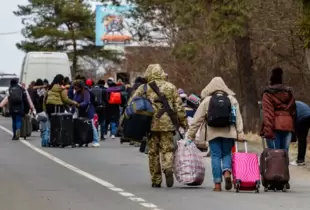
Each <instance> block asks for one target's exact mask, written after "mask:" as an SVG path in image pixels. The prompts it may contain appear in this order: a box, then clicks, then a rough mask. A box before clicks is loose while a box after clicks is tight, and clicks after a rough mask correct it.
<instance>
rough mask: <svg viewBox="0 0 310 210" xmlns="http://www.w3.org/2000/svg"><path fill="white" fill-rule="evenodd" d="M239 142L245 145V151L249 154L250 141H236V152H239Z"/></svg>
mask: <svg viewBox="0 0 310 210" xmlns="http://www.w3.org/2000/svg"><path fill="white" fill-rule="evenodd" d="M238 142H243V143H244V150H245V152H246V153H248V141H247V140H236V141H235V146H236V152H238Z"/></svg>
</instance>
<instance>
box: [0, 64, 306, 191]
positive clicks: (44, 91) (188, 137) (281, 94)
mask: <svg viewBox="0 0 310 210" xmlns="http://www.w3.org/2000/svg"><path fill="white" fill-rule="evenodd" d="M168 80H169V79H168V76H167V74H166V73H165V71H164V70H163V68H162V67H161V66H160V65H159V64H151V65H149V66H148V68H147V70H146V72H145V75H144V77H143V78H142V77H138V78H137V79H136V80H135V83H134V84H133V85H132V86H130V85H129V84H124V83H123V82H122V81H118V82H116V81H115V79H114V78H109V79H108V80H107V81H104V80H99V81H97V82H96V83H95V82H94V81H92V80H91V79H86V78H85V77H81V76H78V77H76V78H75V80H73V81H70V80H69V78H65V77H64V76H63V75H56V76H55V78H54V80H53V81H52V82H51V83H49V82H48V81H47V80H43V78H39V79H37V81H35V82H33V83H31V84H30V85H29V87H28V89H27V90H26V89H25V88H23V87H22V86H21V85H20V84H19V83H18V81H17V80H12V81H11V86H10V88H9V95H8V96H7V97H6V98H5V99H4V100H3V101H2V102H1V104H0V107H3V106H4V105H6V104H9V109H10V114H11V117H12V129H13V134H14V135H13V140H18V139H19V138H20V137H21V133H22V127H23V125H22V124H23V118H24V116H25V115H27V114H28V113H29V112H32V113H34V114H35V115H37V117H36V119H37V120H38V121H39V123H40V126H39V127H40V131H41V138H42V147H48V146H51V142H52V140H53V139H54V138H56V137H52V136H53V135H55V134H53V131H54V130H53V128H52V127H53V126H54V127H56V125H53V124H54V123H55V121H53V120H52V119H53V114H55V113H64V114H68V116H69V115H72V119H80V118H83V119H85V122H86V121H87V122H89V124H90V126H91V127H90V128H91V132H90V133H89V132H88V133H87V134H86V135H88V134H89V135H91V143H92V146H93V147H99V146H100V141H104V140H105V139H106V138H108V137H111V138H112V139H115V138H116V137H120V138H121V139H122V141H127V140H128V141H129V142H130V144H131V145H135V146H141V143H142V142H143V141H146V142H147V146H146V147H147V150H148V152H147V153H148V157H149V169H150V173H151V182H152V187H154V188H159V187H161V184H162V172H163V174H164V176H165V180H166V185H167V187H172V186H173V182H174V178H173V174H174V170H175V169H174V162H173V161H174V155H175V151H176V143H175V142H174V140H175V139H176V135H179V137H178V139H177V140H179V139H181V138H183V139H185V141H186V144H187V145H189V144H192V143H195V144H196V146H197V147H198V148H199V149H200V150H207V151H210V156H211V163H212V174H213V182H214V191H221V190H222V184H221V183H222V182H223V180H224V182H225V189H226V190H230V189H232V187H233V185H234V184H236V182H235V181H234V180H233V178H232V175H233V166H232V164H233V160H232V150H233V147H234V145H235V144H236V143H235V142H236V141H244V140H245V135H244V131H243V121H242V112H241V110H240V105H239V102H238V100H237V97H236V94H235V93H234V92H233V91H232V90H231V89H229V87H227V85H226V84H225V82H224V80H223V79H222V78H221V77H214V78H213V79H212V80H211V81H210V82H209V84H207V85H206V87H205V88H204V89H203V90H202V91H201V94H200V96H197V95H194V94H191V95H187V94H186V93H185V92H184V91H183V90H182V89H177V88H176V86H175V85H173V84H172V83H171V82H169V81H168ZM139 100H140V101H142V102H143V103H140V102H138V101H139ZM261 100H262V110H261V111H262V119H261V120H262V129H261V132H260V135H261V136H262V137H263V138H265V139H266V142H267V147H268V148H269V149H281V150H285V151H286V152H289V145H290V143H291V141H292V136H293V134H294V135H295V134H296V136H297V139H298V157H297V160H296V161H292V162H291V164H292V165H305V156H306V147H307V136H308V130H309V126H310V108H309V106H308V105H307V104H306V103H304V102H301V101H296V100H295V96H294V93H293V90H292V89H291V88H290V87H288V86H286V85H285V84H283V70H282V69H281V68H275V69H273V70H272V71H271V77H270V81H269V84H268V85H267V86H266V88H265V89H264V91H263V93H262V98H261ZM146 103H150V104H151V108H150V109H149V110H150V112H149V113H152V116H151V117H152V118H151V121H150V122H149V123H150V124H149V130H147V131H145V133H144V134H143V135H142V136H143V137H144V138H143V140H142V139H141V138H140V137H139V139H135V138H128V139H126V132H127V131H126V123H127V124H128V122H131V123H132V121H130V120H132V119H131V118H129V117H128V116H129V113H131V115H134V116H136V115H140V114H141V113H142V112H138V111H139V110H138V109H139V108H138V107H139V106H140V107H141V106H146V105H145V104H146ZM133 104H135V106H134V105H133ZM130 111H131V112H130ZM143 111H145V110H143ZM144 114H145V113H144ZM66 116H67V115H66ZM61 119H66V118H65V117H64V116H62V118H61ZM139 119H142V118H139ZM143 119H144V118H143ZM145 119H146V118H145ZM72 124H74V123H73V121H72ZM57 126H61V125H57ZM68 128H69V127H68ZM70 129H71V128H70ZM73 132H75V131H73ZM85 132H86V131H85ZM143 132H144V131H143ZM108 134H109V135H110V136H108ZM64 135H65V134H64ZM60 138H61V137H60ZM72 138H73V137H72ZM145 139H146V140H145ZM73 144H74V143H73ZM66 146H67V145H66ZM140 150H141V148H140ZM142 150H143V151H144V150H145V149H142ZM263 184H264V183H263ZM286 187H287V188H289V185H288V181H287V185H286Z"/></svg>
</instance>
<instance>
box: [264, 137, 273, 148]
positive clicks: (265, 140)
mask: <svg viewBox="0 0 310 210" xmlns="http://www.w3.org/2000/svg"><path fill="white" fill-rule="evenodd" d="M266 142H267V139H266V138H265V137H262V145H263V149H266V148H267V147H266ZM272 142H273V148H275V149H276V143H275V141H274V140H273V141H272Z"/></svg>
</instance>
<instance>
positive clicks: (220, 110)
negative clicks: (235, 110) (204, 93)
mask: <svg viewBox="0 0 310 210" xmlns="http://www.w3.org/2000/svg"><path fill="white" fill-rule="evenodd" d="M231 112H232V111H231V103H230V99H229V98H228V96H227V94H225V93H214V94H213V95H212V97H211V99H210V102H209V109H208V116H207V121H208V126H210V127H218V128H222V127H229V126H230V125H231Z"/></svg>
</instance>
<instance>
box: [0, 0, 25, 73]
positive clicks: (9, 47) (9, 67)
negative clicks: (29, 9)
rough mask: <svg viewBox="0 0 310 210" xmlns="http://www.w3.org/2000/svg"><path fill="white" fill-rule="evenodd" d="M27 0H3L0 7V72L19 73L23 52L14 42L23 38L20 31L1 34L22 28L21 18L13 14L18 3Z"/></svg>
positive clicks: (23, 2)
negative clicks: (3, 2)
mask: <svg viewBox="0 0 310 210" xmlns="http://www.w3.org/2000/svg"><path fill="white" fill-rule="evenodd" d="M27 3H28V1H27V0H10V1H5V4H1V7H0V26H1V27H0V37H1V39H0V72H6V73H16V74H17V75H19V74H20V70H21V64H22V61H23V58H24V55H25V54H24V53H23V52H22V51H20V50H18V49H17V48H16V46H15V44H16V43H17V42H19V41H21V40H22V39H23V36H22V35H21V34H20V33H17V34H10V35H1V34H2V33H7V32H16V31H20V30H21V29H22V24H21V19H20V18H19V17H16V16H15V15H14V14H13V11H14V10H16V8H17V5H18V4H22V5H24V4H27Z"/></svg>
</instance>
